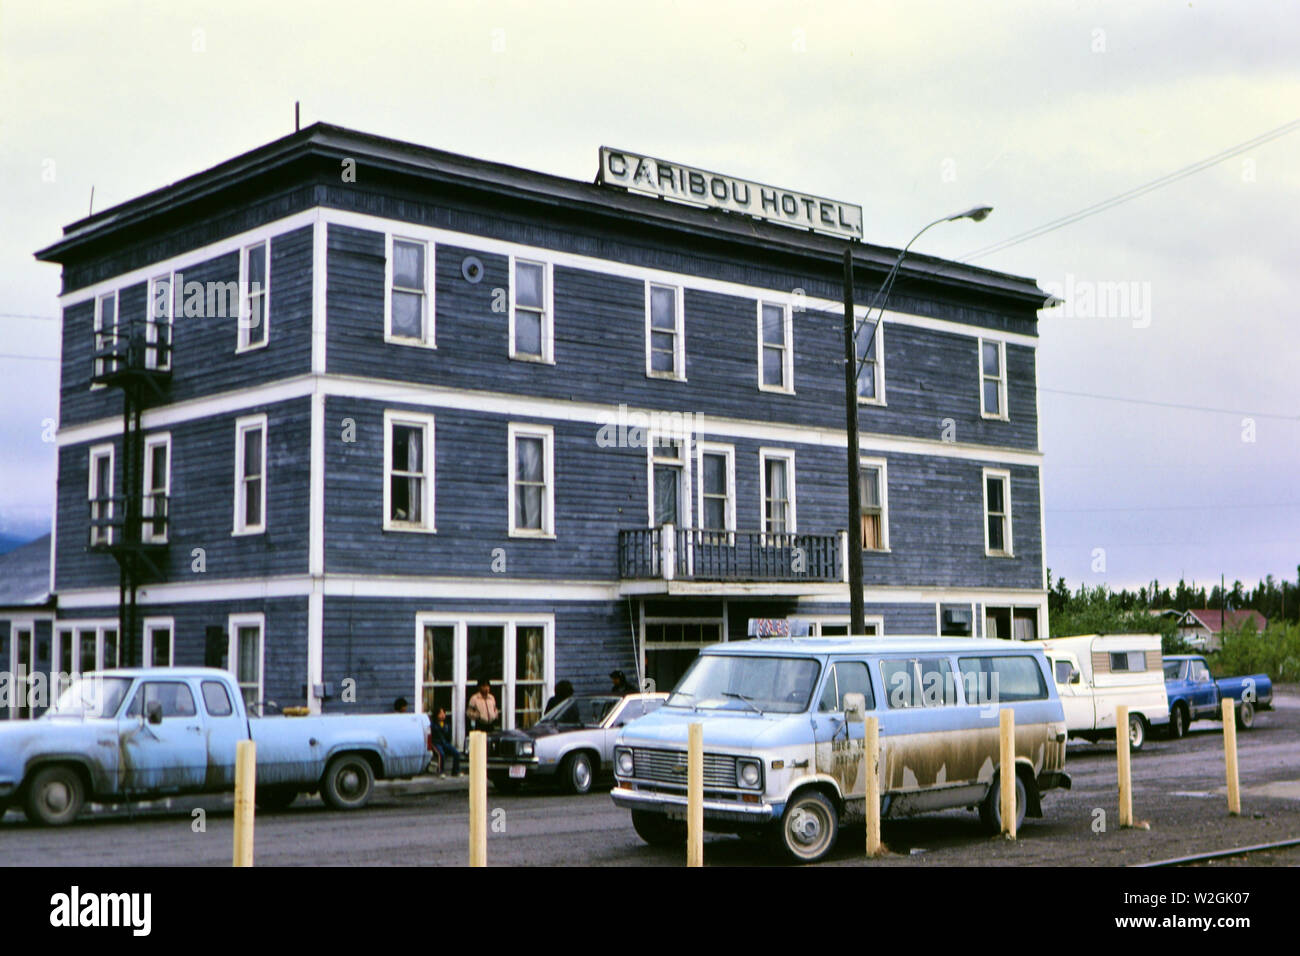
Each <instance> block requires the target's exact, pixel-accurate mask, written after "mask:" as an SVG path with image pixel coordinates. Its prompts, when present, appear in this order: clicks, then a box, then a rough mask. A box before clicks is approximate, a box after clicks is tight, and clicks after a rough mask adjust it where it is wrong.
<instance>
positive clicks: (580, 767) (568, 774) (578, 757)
mask: <svg viewBox="0 0 1300 956" xmlns="http://www.w3.org/2000/svg"><path fill="white" fill-rule="evenodd" d="M595 776H596V774H595V771H593V770H592V767H591V756H590V755H589V754H586V753H581V752H579V753H576V754H569V756H567V757H565V758H564V766H562V767H561V768H560V779H561V780H562V781H563V782H564V789H565V790H568V791H569V793H578V794H582V793H590V792H591V784H592V781H593V780H594V778H595Z"/></svg>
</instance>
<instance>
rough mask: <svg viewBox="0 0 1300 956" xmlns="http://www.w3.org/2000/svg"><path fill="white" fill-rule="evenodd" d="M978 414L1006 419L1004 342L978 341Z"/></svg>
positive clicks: (1005, 352) (1005, 349)
mask: <svg viewBox="0 0 1300 956" xmlns="http://www.w3.org/2000/svg"><path fill="white" fill-rule="evenodd" d="M979 343H980V414H981V415H982V416H983V417H985V418H1001V419H1006V418H1007V348H1006V343H1005V342H998V341H994V340H991V339H980V340H979Z"/></svg>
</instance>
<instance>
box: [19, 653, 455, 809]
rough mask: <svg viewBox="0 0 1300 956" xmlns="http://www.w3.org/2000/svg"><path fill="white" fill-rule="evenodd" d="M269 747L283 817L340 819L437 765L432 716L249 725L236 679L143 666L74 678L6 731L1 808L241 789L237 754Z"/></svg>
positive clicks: (262, 759) (271, 800)
mask: <svg viewBox="0 0 1300 956" xmlns="http://www.w3.org/2000/svg"><path fill="white" fill-rule="evenodd" d="M249 739H251V740H253V741H254V742H255V743H256V744H257V802H258V805H259V806H261V807H263V808H265V809H282V808H284V807H287V806H288V805H289V804H290V803H292V802H293V800H294V798H295V797H297V796H298V794H300V793H312V792H319V793H320V795H321V797H322V798H323V799H324V800H325V802H326V803H328V804H330V805H331V806H333V807H335V808H337V809H355V808H358V807H362V806H364V805H365V804H366V803H367V802H369V800H370V796H371V793H372V791H373V787H374V781H375V780H376V779H379V778H401V777H410V776H413V775H415V774H417V773H420V772H421V771H423V770H424V768H425V767H427V766H428V764H429V759H430V757H431V752H430V740H429V719H428V717H427V716H425V715H423V714H382V715H378V714H377V715H356V716H353V715H347V716H342V715H338V716H333V715H332V716H319V717H283V716H277V717H249V716H248V713H247V711H246V709H245V706H244V699H243V696H242V695H241V693H240V688H239V686H238V685H237V684H236V683H235V681H234V680H233V678H232V676H231V675H230V674H229V673H228V672H226V671H222V670H215V669H211V668H171V667H168V668H133V669H121V670H110V671H103V672H100V673H96V674H87V675H84V676H78V677H76V678H74V679H73V680H72V682H71V684H70V686H69V687H67V689H66V690H64V692H63V693H62V694H61V695H60V697H59V701H58V703H57V704H56V705H55V706H54V707H53V708H51V709H50V711H49V712H48V713H46V714H45V715H44V716H42V717H40V718H39V719H36V720H18V721H8V722H5V723H3V724H0V809H2V808H3V807H5V806H7V805H8V804H10V803H14V802H17V803H19V804H21V806H22V808H23V810H24V811H25V812H26V814H27V816H28V818H29V819H31V820H32V821H33V822H34V823H43V824H49V825H59V824H64V823H70V822H72V821H73V820H74V819H75V818H76V816H77V814H78V812H79V811H80V810H81V808H82V806H83V805H84V804H85V803H86V802H87V801H89V800H94V801H97V802H101V803H108V802H126V801H130V800H143V799H153V798H156V797H160V796H170V795H173V794H184V793H207V792H219V791H225V790H231V789H233V787H234V784H235V748H236V746H237V745H238V743H239V742H240V741H241V740H249Z"/></svg>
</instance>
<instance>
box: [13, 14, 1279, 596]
mask: <svg viewBox="0 0 1300 956" xmlns="http://www.w3.org/2000/svg"><path fill="white" fill-rule="evenodd" d="M1298 36H1300V4H1295V3H1290V2H1263V0H1259V2H1243V0H1234V2H1222V3H1217V2H1203V0H1196V2H1193V3H1146V4H1136V3H1066V2H1052V3H1044V2H1042V0H1027V2H998V3H991V4H983V3H978V4H977V3H969V2H965V0H960V2H958V0H953V2H947V3H919V2H914V0H911V2H899V3H869V2H856V3H846V4H832V3H817V4H811V3H808V4H805V3H762V2H755V0H746V2H742V3H734V4H732V3H720V2H712V0H710V2H707V3H678V4H659V3H655V4H613V3H608V2H592V3H571V4H566V3H558V2H548V3H527V2H520V3H493V2H479V3H441V2H421V3H404V4H388V3H383V2H378V0H372V2H366V3H354V2H347V3H337V4H332V3H328V2H312V3H294V2H275V3H266V2H264V0H261V2H244V0H223V2H220V3H126V2H98V3H94V4H90V3H71V4H69V3H60V2H54V0H39V2H15V0H8V2H6V3H5V4H4V6H3V8H0V86H2V88H3V99H2V100H0V102H2V103H3V113H0V124H2V125H0V209H3V211H4V227H3V229H0V313H4V317H3V318H0V354H3V355H4V356H5V357H2V358H0V408H2V409H3V411H0V533H11V534H24V535H31V536H35V535H37V534H41V533H44V531H45V530H47V529H48V525H49V520H50V511H51V504H52V497H53V480H54V446H53V445H52V444H50V443H47V442H43V441H42V421H43V420H44V419H50V418H54V417H55V415H56V414H57V368H58V366H57V364H56V363H55V362H53V361H43V360H40V359H39V358H37V357H38V356H43V357H52V356H56V355H57V354H58V349H59V342H58V324H57V322H56V321H52V320H51V318H52V317H53V316H55V315H56V314H57V302H56V297H57V295H58V286H59V275H58V268H57V267H56V266H51V265H44V264H39V263H37V262H35V260H34V259H33V258H32V253H33V251H34V250H36V249H37V248H39V247H41V246H44V245H46V244H48V243H50V242H52V241H54V240H55V239H57V238H58V236H59V230H60V229H61V228H62V227H63V226H64V225H65V224H67V223H68V222H70V221H72V220H75V219H77V218H80V217H81V216H84V215H85V214H86V212H87V209H88V204H89V199H90V190H91V186H92V185H93V186H94V188H95V208H96V209H104V208H107V207H108V206H110V205H113V204H115V203H119V202H122V201H125V200H128V199H131V198H132V197H134V196H137V195H139V194H140V193H142V192H145V191H147V190H150V189H154V188H156V187H158V186H161V185H164V184H166V183H168V182H172V181H174V180H176V179H179V178H181V177H183V176H186V175H189V174H192V173H195V172H198V171H200V170H202V169H205V168H207V167H209V166H212V165H213V164H215V163H217V162H220V161H221V160H224V159H227V158H229V157H231V156H234V155H236V154H238V153H241V152H244V151H245V150H248V149H251V148H253V147H256V146H258V145H260V144H262V143H265V142H267V141H270V140H272V139H275V138H278V137H280V136H283V135H284V134H286V133H288V132H290V131H292V129H293V102H294V100H295V99H298V100H301V101H302V111H303V124H304V125H306V124H307V123H310V122H313V121H316V120H324V121H327V122H331V123H336V124H340V125H344V126H350V127H354V128H357V129H362V130H365V131H368V132H373V133H377V134H381V135H385V136H391V137H395V138H398V139H403V140H409V141H412V142H416V143H422V144H426V145H429V146H436V147H439V148H442V149H447V150H451V151H454V152H459V153H465V154H468V155H471V156H477V157H482V158H485V159H492V160H498V161H503V162H508V163H512V164H516V165H519V166H523V167H527V168H532V169H538V170H543V171H545V172H549V173H555V174H559V175H562V176H568V177H572V178H575V179H580V180H586V181H589V180H590V179H591V178H592V177H593V175H594V174H595V172H596V167H597V149H598V147H599V146H600V145H601V144H610V145H614V146H619V147H622V148H627V149H633V150H638V151H642V152H645V153H649V154H651V155H656V156H662V157H664V158H668V159H673V160H677V161H680V162H683V163H688V164H691V165H695V166H702V167H705V168H711V169H716V170H719V171H722V172H727V173H733V174H735V175H738V176H745V177H749V178H752V179H757V180H760V181H763V182H769V183H774V184H778V185H781V186H786V187H789V188H794V189H801V190H804V191H807V192H811V193H816V194H821V195H826V196H831V197H834V198H837V199H843V200H846V201H850V202H856V203H859V204H861V205H862V206H863V207H864V209H865V225H866V230H865V231H866V239H867V240H868V241H870V242H875V243H882V244H888V245H896V246H897V245H901V244H903V243H904V242H906V241H907V239H908V238H909V237H910V236H911V235H912V233H913V232H915V231H916V229H917V228H919V227H920V226H921V225H923V224H925V223H926V222H929V221H930V220H932V219H934V218H936V217H938V216H941V215H945V214H948V213H951V212H955V211H959V210H961V209H965V208H967V207H969V206H972V205H975V204H977V203H989V204H991V205H993V206H994V207H995V210H996V211H995V212H994V214H993V215H992V216H991V217H990V218H989V219H987V220H986V221H985V222H983V223H981V224H974V223H971V222H965V221H964V222H960V223H953V224H947V225H944V226H942V227H936V228H935V229H933V230H931V231H930V232H929V233H927V234H926V236H925V237H924V238H923V239H922V240H921V242H920V243H919V244H918V246H917V247H916V248H917V250H918V251H922V252H926V253H930V254H934V255H941V256H949V257H954V258H956V257H962V256H965V255H967V254H969V253H972V252H973V251H975V250H977V249H980V248H981V247H984V246H987V245H989V244H992V243H995V242H997V241H999V240H1002V239H1005V238H1007V237H1010V236H1014V235H1016V234H1018V233H1021V232H1023V231H1025V230H1028V229H1031V228H1034V227H1036V226H1039V225H1042V224H1044V223H1047V222H1050V221H1052V220H1055V219H1057V218H1058V217H1060V216H1063V215H1065V214H1067V213H1070V212H1073V211H1075V210H1077V209H1080V208H1082V207H1085V206H1088V205H1090V204H1092V203H1094V202H1098V201H1101V200H1104V199H1107V198H1109V197H1111V196H1114V195H1117V194H1120V193H1123V192H1124V191H1126V190H1129V189H1131V188H1133V187H1135V186H1139V185H1141V184H1143V183H1146V182H1148V181H1150V180H1153V179H1156V178H1157V177H1160V176H1163V175H1165V174H1167V173H1171V172H1174V171H1176V170H1180V169H1182V168H1183V167H1186V166H1188V165H1189V164H1191V163H1194V162H1196V161H1198V160H1201V159H1203V158H1206V157H1209V156H1212V155H1214V154H1216V153H1219V152H1221V151H1223V150H1227V149H1229V148H1230V147H1233V146H1235V145H1237V144H1239V143H1243V142H1246V141H1248V140H1251V139H1253V138H1255V137H1257V136H1259V135H1260V134H1262V133H1265V132H1268V131H1270V130H1274V129H1276V128H1278V127H1280V126H1283V125H1284V124H1286V123H1288V122H1291V121H1293V120H1296V119H1297V118H1300V56H1297V50H1296V38H1297V37H1298ZM1298 209H1300V131H1297V132H1293V133H1291V134H1290V135H1289V136H1283V137H1281V138H1278V139H1276V140H1274V141H1272V142H1269V143H1266V144H1262V145H1259V146H1257V147H1254V148H1252V149H1250V150H1249V151H1247V152H1245V153H1243V154H1241V155H1238V156H1234V157H1232V158H1229V159H1227V160H1225V161H1224V162H1222V163H1220V164H1218V165H1215V166H1213V167H1212V168H1210V169H1207V170H1205V171H1203V172H1199V173H1196V174H1195V175H1191V176H1188V177H1186V178H1183V179H1181V180H1179V181H1177V182H1174V183H1173V184H1171V185H1169V186H1166V187H1164V188H1161V189H1158V190H1156V191H1154V192H1152V193H1150V194H1148V195H1145V196H1142V197H1140V198H1137V199H1135V200H1133V201H1132V202H1129V203H1126V204H1124V205H1121V206H1118V207H1117V208H1114V209H1112V210H1109V211H1106V212H1103V213H1101V214H1100V215H1097V216H1094V217H1092V218H1089V219H1086V220H1083V221H1081V222H1079V223H1076V224H1073V225H1069V226H1066V227H1064V228H1061V229H1058V230H1056V231H1053V232H1050V233H1048V234H1046V235H1044V236H1041V237H1039V238H1035V239H1033V240H1031V241H1028V242H1024V243H1022V244H1019V245H1016V246H1013V247H1011V248H1008V249H1005V250H1003V251H1000V252H996V253H994V254H991V255H986V256H983V257H980V258H977V259H974V260H973V261H974V262H976V263H977V264H979V265H984V266H988V267H990V268H995V269H1000V270H1004V271H1007V272H1012V273H1016V274H1020V275H1026V276H1031V277H1034V278H1036V279H1037V280H1039V282H1040V283H1042V284H1043V285H1044V286H1045V287H1048V286H1049V285H1050V284H1055V286H1057V287H1061V288H1064V289H1065V290H1067V291H1069V290H1073V292H1074V295H1073V296H1072V298H1071V301H1072V303H1073V304H1072V305H1071V306H1067V307H1066V308H1064V309H1057V310H1055V311H1047V312H1043V313H1041V320H1040V329H1039V331H1040V334H1041V337H1042V338H1041V345H1040V348H1039V350H1038V381H1039V385H1040V387H1041V389H1042V392H1041V394H1040V407H1041V413H1042V447H1043V451H1044V452H1045V453H1046V461H1045V464H1044V489H1045V491H1044V493H1045V499H1046V501H1045V504H1046V509H1047V535H1046V537H1047V552H1048V564H1049V565H1050V566H1051V567H1052V568H1053V570H1054V572H1056V573H1057V574H1058V575H1059V574H1063V575H1064V576H1065V577H1066V578H1067V580H1068V581H1069V582H1070V584H1071V585H1072V586H1073V585H1076V584H1078V583H1079V582H1080V581H1087V582H1089V583H1099V582H1102V581H1107V582H1109V583H1111V584H1113V585H1124V584H1127V585H1134V584H1140V583H1142V582H1144V581H1147V580H1149V579H1150V578H1152V577H1157V578H1159V579H1160V580H1161V582H1162V583H1171V584H1172V583H1173V582H1175V581H1176V580H1177V579H1178V578H1179V576H1180V575H1185V576H1186V577H1187V578H1188V580H1192V579H1195V580H1197V581H1199V582H1200V583H1202V584H1209V583H1211V581H1213V582H1217V580H1218V576H1219V574H1220V573H1221V572H1222V573H1224V574H1226V575H1227V576H1228V580H1229V582H1231V581H1232V580H1233V579H1234V578H1239V579H1241V580H1243V581H1246V582H1251V581H1254V580H1256V579H1258V578H1260V577H1262V576H1263V575H1265V574H1268V573H1273V574H1275V575H1278V576H1286V577H1291V578H1294V576H1295V574H1296V565H1297V563H1300V487H1297V473H1298V472H1300V375H1297V370H1298V369H1300V330H1297V328H1296V322H1297V317H1296V308H1295V306H1294V304H1293V301H1291V300H1290V297H1289V296H1288V295H1287V294H1286V291H1285V290H1286V288H1287V284H1288V279H1290V280H1291V282H1292V284H1294V278H1293V276H1294V275H1295V272H1296V268H1297V260H1298V259H1300V242H1298V241H1297V239H1298V236H1300V224H1298V222H1300V219H1298V217H1297V215H1296V213H1297V210H1298ZM1099 283H1128V284H1130V285H1128V286H1126V288H1128V289H1130V290H1131V291H1133V292H1134V293H1136V297H1134V298H1132V299H1131V301H1130V306H1129V314H1127V315H1124V316H1118V317H1104V316H1098V315H1095V314H1091V315H1090V314H1088V313H1089V312H1090V311H1091V312H1093V313H1095V312H1096V311H1097V310H1096V309H1095V308H1094V309H1090V308H1089V301H1088V300H1089V297H1090V295H1091V291H1090V290H1095V289H1096V288H1097V287H1098V284H1099ZM1071 313H1072V314H1071ZM19 316H36V317H39V318H20V317H19ZM14 354H19V355H22V356H25V358H11V357H8V356H11V355H14ZM1063 393H1088V394H1089V395H1098V396H1111V397H1115V398H1123V399H1140V400H1143V401H1146V402H1155V403H1167V404H1170V405H1179V406H1197V407H1198V408H1210V409H1227V410H1228V411H1227V412H1216V411H1202V410H1195V409H1191V408H1181V407H1180V408H1171V407H1163V406H1162V405H1153V404H1138V403H1134V402H1126V401H1112V400H1108V399H1101V398H1093V397H1084V396H1081V395H1078V394H1063ZM1246 418H1250V419H1253V431H1252V426H1251V423H1249V422H1244V421H1243V419H1246ZM1247 439H1253V440H1247ZM1098 549H1102V550H1100V551H1099V550H1098ZM1103 561H1104V570H1099V569H1100V568H1101V564H1102V562H1103Z"/></svg>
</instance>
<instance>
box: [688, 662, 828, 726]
mask: <svg viewBox="0 0 1300 956" xmlns="http://www.w3.org/2000/svg"><path fill="white" fill-rule="evenodd" d="M820 669H821V668H820V665H819V664H818V663H817V661H815V660H812V659H811V658H807V657H768V656H767V655H764V656H762V657H757V656H755V657H742V656H741V655H739V654H702V655H700V656H699V657H697V658H696V659H695V662H694V663H693V664H691V668H690V670H688V671H687V672H686V675H685V676H684V677H683V678H682V679H681V681H679V682H678V684H677V689H676V690H674V691H673V693H672V696H671V697H669V698H668V705H669V706H671V707H694V708H696V709H699V710H746V711H751V712H752V711H757V712H759V713H764V714H767V713H774V714H798V713H802V712H803V711H805V710H807V709H808V701H809V699H810V698H811V697H812V692H813V687H814V686H815V685H816V683H817V674H818V671H819V670H820Z"/></svg>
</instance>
